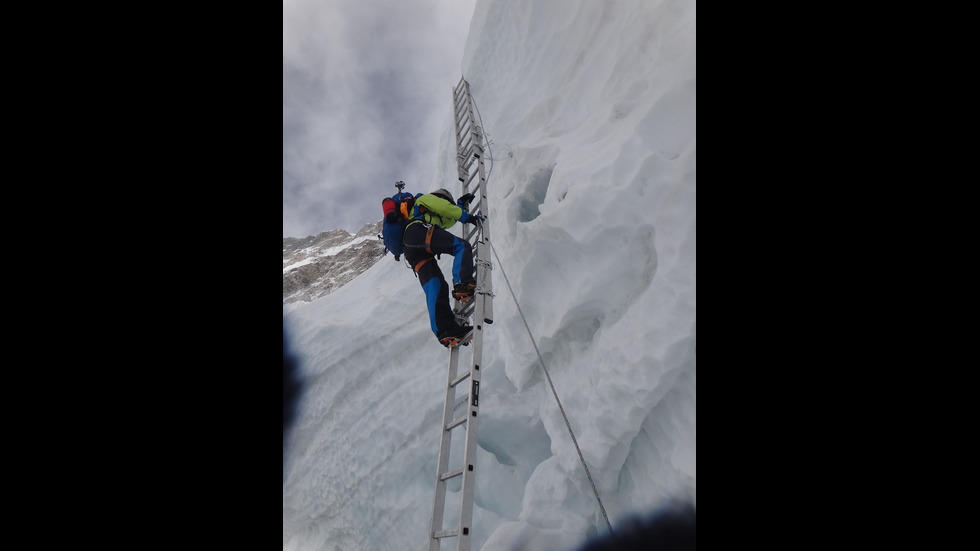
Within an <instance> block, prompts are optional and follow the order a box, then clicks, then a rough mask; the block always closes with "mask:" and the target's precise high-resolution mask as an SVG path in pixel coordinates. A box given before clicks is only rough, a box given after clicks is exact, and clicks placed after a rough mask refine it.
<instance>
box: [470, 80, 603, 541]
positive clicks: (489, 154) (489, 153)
mask: <svg viewBox="0 0 980 551" xmlns="http://www.w3.org/2000/svg"><path fill="white" fill-rule="evenodd" d="M471 101H472V102H473V107H475V108H476V115H477V117H478V118H479V119H480V130H481V132H482V133H483V135H484V136H486V137H487V140H486V142H485V143H486V146H487V157H489V160H490V169H489V170H488V171H487V180H488V181H489V180H490V174H491V173H492V172H493V151H492V150H491V149H490V138H489V135H488V134H487V132H486V128H484V126H483V114H482V113H480V107H479V106H477V104H476V100H473V99H472V98H471ZM484 214H489V213H484ZM490 250H491V251H493V256H494V258H496V259H497V266H499V267H500V273H501V274H503V276H504V282H506V283H507V289H508V290H509V291H510V296H511V297H513V298H514V305H516V306H517V313H518V314H520V316H521V321H523V322H524V328H525V329H527V336H528V337H530V338H531V345H532V346H534V352H535V354H537V355H538V361H540V362H541V369H543V370H544V376H545V378H547V379H548V386H550V387H551V393H552V394H553V395H554V397H555V402H557V403H558V410H559V411H561V416H562V419H564V420H565V427H567V428H568V434H569V435H570V436H571V437H572V443H573V444H575V451H576V452H578V458H579V461H581V462H582V467H583V468H584V469H585V476H586V477H588V479H589V485H591V486H592V493H593V494H594V495H595V500H596V503H598V504H599V511H601V512H602V518H603V519H605V521H606V526H607V527H609V533H610V534H612V533H613V528H612V524H611V523H610V522H609V515H607V514H606V508H605V507H603V505H602V499H601V498H600V497H599V490H597V489H596V486H595V481H594V480H592V472H591V471H589V466H588V464H586V463H585V457H584V456H583V455H582V448H580V447H579V445H578V439H576V438H575V432H574V431H572V424H571V423H569V422H568V416H567V415H565V408H564V407H563V406H562V405H561V399H560V398H558V391H557V390H555V385H554V383H552V382H551V374H550V373H548V367H547V366H546V365H545V363H544V358H543V357H542V356H541V351H540V350H538V343H537V341H535V340H534V335H533V334H532V333H531V326H530V325H528V323H527V318H525V317H524V312H523V311H522V310H521V304H520V303H519V302H517V295H516V294H515V293H514V288H513V287H511V286H510V279H508V278H507V272H505V271H504V266H503V264H501V262H500V255H498V254H497V248H496V247H494V246H493V242H492V241H491V242H490Z"/></svg>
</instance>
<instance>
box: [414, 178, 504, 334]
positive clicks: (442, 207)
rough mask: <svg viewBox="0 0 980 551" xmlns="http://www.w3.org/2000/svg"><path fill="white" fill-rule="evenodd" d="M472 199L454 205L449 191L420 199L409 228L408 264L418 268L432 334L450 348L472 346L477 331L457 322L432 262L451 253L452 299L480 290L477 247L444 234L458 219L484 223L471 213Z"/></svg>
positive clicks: (470, 196) (443, 281)
mask: <svg viewBox="0 0 980 551" xmlns="http://www.w3.org/2000/svg"><path fill="white" fill-rule="evenodd" d="M473 198H474V196H473V194H472V193H467V194H466V195H464V196H462V197H460V198H459V201H453V196H452V194H451V193H450V192H449V191H448V190H445V189H438V190H436V191H433V192H432V193H427V194H424V195H422V194H420V195H417V196H416V198H415V210H414V211H413V217H412V220H411V221H410V222H409V223H408V225H407V226H406V227H405V237H404V252H405V260H407V261H408V262H409V264H411V265H412V267H413V268H414V270H415V273H416V275H417V276H418V278H419V284H421V285H422V290H423V291H424V292H425V303H426V307H427V308H428V310H429V325H430V326H431V328H432V332H433V333H435V335H436V338H437V339H439V342H440V343H441V344H442V345H443V346H446V347H449V348H451V347H454V346H457V345H459V344H465V343H467V342H469V341H470V340H471V339H472V338H473V334H472V331H473V328H472V327H470V326H469V325H465V324H464V325H460V324H459V323H457V322H456V316H455V315H454V314H453V310H452V308H451V307H450V306H449V285H448V284H447V283H446V278H445V277H444V276H443V274H442V270H441V269H440V268H439V263H438V262H434V260H435V257H436V255H440V254H451V255H453V277H452V279H453V297H454V298H455V299H456V300H459V301H460V302H466V301H469V300H471V299H472V298H473V293H474V291H475V289H476V279H475V277H474V273H473V247H472V245H470V243H469V242H468V241H466V240H465V239H462V238H460V237H456V236H455V235H453V234H451V233H449V232H448V231H446V230H448V229H449V228H451V227H453V226H454V225H455V224H456V222H457V221H458V222H462V223H467V224H478V223H481V222H483V221H484V220H485V218H484V217H483V216H481V215H479V214H471V213H469V212H468V209H469V204H470V202H471V201H472V200H473Z"/></svg>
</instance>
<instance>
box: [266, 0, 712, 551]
mask: <svg viewBox="0 0 980 551" xmlns="http://www.w3.org/2000/svg"><path fill="white" fill-rule="evenodd" d="M473 21H474V25H473V28H472V31H471V34H470V36H469V39H468V42H467V46H466V50H465V53H464V55H463V66H464V67H465V68H466V71H467V75H468V80H469V81H470V84H471V87H472V90H473V93H474V97H475V100H476V104H477V107H478V108H479V111H480V113H481V114H482V117H483V123H484V127H485V130H486V131H487V133H488V134H489V135H490V136H491V141H492V151H493V154H494V155H493V156H494V158H493V162H492V163H491V164H490V165H489V166H488V168H492V172H491V175H490V178H489V181H488V191H489V196H488V199H487V203H488V205H489V219H488V223H489V224H490V226H489V228H490V230H491V232H492V235H493V238H494V239H493V241H494V247H495V248H496V251H497V253H498V254H499V257H500V258H499V259H498V258H495V257H494V258H491V259H490V260H491V261H492V262H493V266H494V268H493V270H494V271H493V282H494V288H493V293H494V295H495V299H494V314H495V316H494V317H495V321H494V323H493V324H492V325H487V326H485V341H484V344H485V350H484V363H483V369H482V370H481V372H482V384H481V394H480V421H479V433H478V434H479V450H478V452H477V470H476V492H475V496H476V497H475V508H474V512H473V519H474V520H473V523H474V524H473V543H474V547H473V550H474V551H478V550H479V551H515V550H518V549H521V550H523V551H574V550H576V549H577V548H578V547H579V546H580V545H581V543H582V542H583V541H585V540H586V539H587V538H589V537H590V536H594V535H596V534H599V535H602V534H604V533H605V531H606V528H605V523H604V520H603V518H602V516H601V514H600V511H599V508H598V506H597V503H596V500H595V497H594V496H593V494H592V489H591V487H590V485H589V482H588V479H587V478H586V476H585V473H584V469H583V467H582V465H581V463H580V461H579V457H578V454H577V452H576V450H575V447H574V446H573V444H572V441H571V438H570V436H569V434H568V430H567V428H566V426H565V423H564V420H563V418H562V415H561V412H560V411H559V408H558V405H557V404H556V402H555V399H554V397H553V395H552V394H551V391H550V388H549V387H548V385H547V382H546V379H545V377H544V374H543V371H542V367H541V364H540V363H539V362H538V360H537V356H536V354H535V351H534V347H533V345H532V341H531V339H530V337H529V335H528V333H527V331H526V329H525V326H524V322H523V321H522V319H521V317H520V315H519V314H518V310H517V304H518V302H519V304H520V308H521V310H523V312H524V314H525V316H526V318H527V324H528V326H529V327H530V328H531V331H532V333H533V335H534V338H535V341H536V343H537V346H538V348H539V349H540V350H541V352H542V354H543V356H544V358H545V361H546V362H547V367H548V370H549V373H550V374H551V377H552V379H553V381H554V384H555V387H556V390H557V392H558V395H559V397H560V398H561V401H562V406H563V408H564V410H565V412H566V414H567V415H568V417H569V422H570V423H571V425H572V428H573V430H574V431H575V437H576V439H577V440H578V444H579V446H580V447H581V449H582V453H583V455H584V457H585V459H586V461H587V463H588V464H589V469H590V471H591V473H592V476H593V479H594V481H595V483H596V487H597V489H598V491H599V494H600V496H601V499H602V502H603V505H604V507H605V509H606V512H607V513H608V515H609V517H610V520H611V521H612V523H613V527H614V528H616V527H617V526H622V525H623V524H624V523H625V522H626V521H627V520H629V519H631V518H635V517H637V516H642V515H646V514H649V513H650V512H652V511H656V510H658V509H660V508H662V507H664V506H666V505H668V504H669V503H671V502H673V501H674V500H677V499H683V500H688V501H691V502H693V503H695V504H696V496H697V430H696V427H697V398H696V388H697V367H696V366H697V362H696V351H697V346H696V342H697V324H696V314H697V294H696V289H697V216H696V215H697V113H696V111H697V79H696V72H697V49H696V39H697V36H696V5H695V3H694V2H691V1H688V0H665V1H662V2H650V1H649V0H622V1H619V2H596V1H594V0H535V1H534V2H528V1H527V0H478V2H477V6H476V9H475V12H474V18H473ZM443 101H444V103H445V104H446V105H447V106H448V105H449V104H450V99H449V98H447V99H445V100H443ZM449 124H451V123H448V122H447V125H446V126H444V127H442V128H440V129H439V130H438V132H435V133H436V134H439V135H440V136H443V137H444V136H445V135H447V133H448V132H450V131H451V126H449ZM442 145H443V146H448V144H446V143H445V142H444V141H443V142H442ZM438 155H439V157H440V158H441V157H442V154H441V152H440V153H439V154H438ZM433 164H434V165H435V169H434V170H435V177H436V179H437V180H438V179H440V178H443V177H444V176H443V175H444V174H452V172H451V167H445V166H443V163H441V162H436V161H433ZM406 181H407V180H406ZM449 181H451V180H449ZM456 184H457V185H455V186H450V187H449V189H450V191H452V192H453V193H454V194H456V195H458V194H459V191H460V188H459V185H458V182H456ZM411 191H415V190H414V189H413V190H411ZM451 263H452V258H451V257H449V256H448V255H444V256H443V258H442V259H441V260H440V261H439V264H440V266H441V267H442V269H443V271H444V273H447V274H448V273H449V269H450V266H451ZM503 273H506V275H507V277H508V279H509V280H510V282H511V285H512V286H513V287H514V290H515V294H516V299H515V297H513V296H511V294H510V291H509V290H508V288H507V285H506V283H505V281H504V277H503ZM283 316H284V319H285V322H286V328H287V330H288V332H289V334H288V336H289V337H290V340H291V347H292V349H293V350H294V351H295V353H296V355H297V356H298V358H299V359H300V362H301V365H302V368H303V378H304V381H305V384H306V386H305V389H304V400H303V402H301V407H300V410H299V412H298V419H297V422H296V425H295V427H294V431H293V434H292V440H291V441H290V446H289V448H288V449H287V461H286V467H285V482H284V484H283V550H284V551H287V550H288V551H321V550H322V551H335V550H336V549H345V550H346V549H370V550H372V551H404V550H406V549H408V550H412V551H421V550H423V549H426V543H427V541H428V536H427V532H428V529H429V520H430V515H431V512H432V498H433V493H434V487H435V475H436V473H435V471H436V461H437V455H438V450H439V437H440V427H439V424H440V418H441V415H442V409H443V399H444V397H445V390H444V384H445V377H446V366H447V363H448V358H447V353H446V351H445V349H443V348H442V347H441V346H440V345H439V344H438V342H437V341H436V339H435V337H434V336H433V335H432V333H431V331H430V330H429V324H428V318H427V315H426V310H425V302H424V295H423V292H422V290H421V288H420V286H419V284H418V281H417V279H416V278H415V276H414V274H413V273H412V271H411V269H409V268H407V267H406V266H405V264H404V263H398V262H395V261H394V260H393V259H392V257H391V256H390V255H389V256H386V257H385V258H384V259H382V260H381V261H380V262H379V263H378V264H375V265H374V266H373V267H372V268H370V269H369V270H367V271H366V272H364V273H363V274H361V275H360V276H358V277H357V278H355V279H354V280H353V281H351V282H350V283H348V284H347V285H345V286H344V287H342V288H341V289H339V290H337V291H335V292H334V293H332V294H330V295H328V296H325V297H322V298H321V299H318V300H316V301H314V302H312V303H292V304H290V305H284V306H283ZM463 350H464V351H463V354H462V359H463V361H464V362H466V361H468V359H469V358H470V356H469V354H470V353H469V352H467V349H465V348H464V349H463ZM454 439H455V440H457V441H458V440H460V439H461V438H460V437H459V436H457V435H455V434H454ZM456 489H457V491H458V484H457V486H456ZM450 490H451V492H452V491H453V488H452V486H451V487H450ZM451 495H455V494H452V493H451ZM448 505H449V508H447V519H450V518H452V515H451V513H450V511H452V510H453V509H452V501H451V500H450V502H449V503H448ZM446 541H448V540H446ZM450 546H451V544H450V543H444V545H443V547H444V548H445V549H449V548H450ZM453 548H454V547H453Z"/></svg>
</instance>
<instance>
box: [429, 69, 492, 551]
mask: <svg viewBox="0 0 980 551" xmlns="http://www.w3.org/2000/svg"><path fill="white" fill-rule="evenodd" d="M453 106H454V112H455V119H456V162H457V167H458V169H457V170H458V172H457V173H458V177H459V181H460V182H462V184H463V194H466V193H472V194H473V195H474V196H475V198H474V199H473V202H472V203H471V204H470V212H473V213H480V214H482V215H484V216H487V214H488V213H489V212H490V209H489V207H488V203H487V178H486V169H485V167H484V164H483V151H484V142H483V130H482V128H480V127H479V126H478V125H477V124H476V119H475V118H474V116H473V115H474V106H473V98H472V96H471V95H470V86H469V83H468V82H466V80H465V79H461V80H460V82H459V84H458V85H457V86H456V87H454V88H453ZM462 227H463V230H462V231H463V236H462V237H463V238H464V239H466V240H467V241H469V242H470V244H471V245H472V246H473V264H474V267H475V268H476V290H475V292H474V294H473V299H472V300H469V301H467V302H465V303H460V302H458V301H455V305H454V307H453V311H454V312H455V314H456V319H457V321H459V322H460V323H462V322H463V321H466V320H469V319H470V317H471V316H472V319H473V320H474V321H473V323H472V325H473V341H472V342H470V344H469V345H468V346H466V347H460V346H457V347H456V348H453V349H451V350H450V351H449V376H448V379H447V381H448V382H447V385H446V405H445V409H444V411H443V418H442V427H441V429H440V431H441V433H442V438H441V441H440V444H439V467H438V470H437V472H436V490H435V498H434V499H433V504H432V526H431V529H430V531H429V551H440V545H441V541H442V540H443V539H445V538H456V546H455V549H456V551H470V539H471V537H472V533H471V532H472V530H471V526H472V521H473V493H474V490H475V487H476V449H477V420H478V415H479V412H480V367H481V365H482V363H483V326H484V324H490V323H493V292H492V290H493V285H492V280H491V277H490V272H491V270H492V269H493V265H492V264H491V263H490V254H491V250H490V223H489V220H487V221H484V222H483V223H482V224H477V225H475V226H474V225H468V224H462ZM461 349H470V350H472V352H473V357H472V361H471V362H470V368H469V370H464V371H463V372H462V373H459V359H460V352H461ZM467 381H468V382H469V393H468V395H467V396H463V397H462V399H461V400H460V401H459V403H458V404H457V402H456V390H457V388H459V387H460V386H461V385H462V383H464V382H467ZM462 388H463V389H465V387H462ZM464 406H465V407H464ZM457 412H459V413H457ZM460 428H462V429H463V430H465V437H464V440H463V443H462V444H463V445H462V450H461V453H460V449H459V442H457V443H456V444H457V446H456V447H455V448H454V447H453V438H452V437H453V430H455V429H460ZM460 455H461V460H460V461H459V463H458V464H459V465H460V466H459V467H458V468H455V469H453V470H449V463H450V456H452V457H453V458H454V461H453V462H454V463H456V461H455V459H456V458H459V457H460ZM456 478H461V483H460V486H459V491H458V492H454V498H455V499H454V500H452V503H453V504H454V505H455V504H458V509H459V518H458V521H453V520H450V521H449V522H455V523H454V524H451V525H449V526H446V525H445V524H444V522H446V519H445V512H446V493H447V489H448V485H449V483H450V482H453V483H455V479H456Z"/></svg>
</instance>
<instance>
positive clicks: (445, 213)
mask: <svg viewBox="0 0 980 551" xmlns="http://www.w3.org/2000/svg"><path fill="white" fill-rule="evenodd" d="M462 216H463V209H462V208H460V207H459V206H458V205H454V204H452V203H450V202H449V201H446V200H445V199H443V198H442V197H439V196H436V195H433V194H431V193H426V194H425V195H419V196H418V197H416V198H415V216H413V217H412V221H411V222H409V224H408V225H412V224H414V223H415V222H416V221H419V220H420V221H422V222H424V223H426V224H433V225H436V226H439V227H440V228H442V229H444V230H448V229H449V228H451V227H453V226H455V225H456V221H457V220H459V219H460V218H461V217H462Z"/></svg>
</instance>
